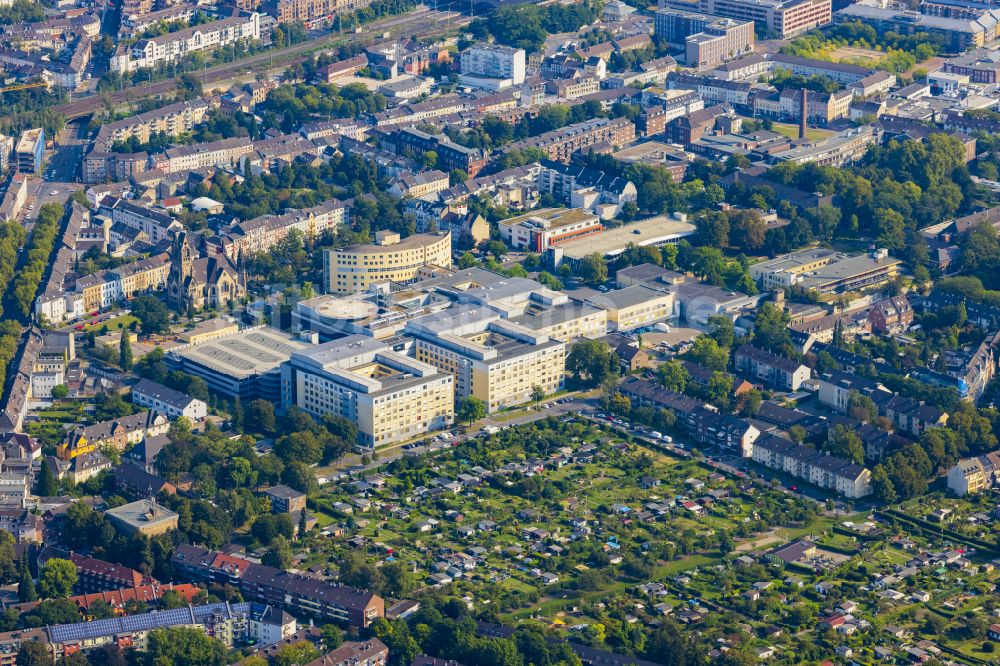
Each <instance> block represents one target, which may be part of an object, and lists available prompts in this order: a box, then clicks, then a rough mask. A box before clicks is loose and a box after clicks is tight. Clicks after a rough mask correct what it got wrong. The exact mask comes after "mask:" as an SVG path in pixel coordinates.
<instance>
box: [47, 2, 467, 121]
mask: <svg viewBox="0 0 1000 666" xmlns="http://www.w3.org/2000/svg"><path fill="white" fill-rule="evenodd" d="M469 20H470V19H469V18H468V17H464V16H462V15H461V14H457V13H455V12H436V11H432V10H430V9H428V8H426V7H420V8H418V9H415V10H413V11H411V12H408V13H406V14H404V15H402V16H393V17H388V18H386V19H382V20H381V21H375V22H373V23H370V24H368V25H367V26H365V29H364V30H363V31H362V32H360V33H345V34H338V35H330V36H326V37H323V38H321V39H316V40H308V41H305V42H302V43H299V44H294V45H292V46H288V47H286V48H284V49H281V50H279V51H268V52H266V53H258V54H256V55H253V56H250V57H249V58H243V59H242V60H237V61H234V62H227V63H223V64H220V65H216V66H215V67H209V68H207V69H205V70H203V71H202V72H191V73H193V74H195V75H196V76H198V78H199V79H201V81H202V84H203V85H209V84H212V83H217V82H219V81H225V80H227V79H231V78H233V77H235V76H240V75H242V74H248V73H251V72H254V71H260V66H261V65H264V66H266V68H268V69H269V68H271V67H274V66H280V65H291V64H293V63H296V62H303V61H305V60H306V59H307V58H309V57H311V56H312V55H313V54H314V53H315V52H317V51H322V50H323V49H324V48H335V47H338V46H342V45H345V44H357V43H360V42H365V41H369V40H371V39H372V35H373V34H378V35H381V34H383V33H385V32H389V33H390V34H391V35H392V36H398V35H400V34H408V35H412V34H418V35H422V36H430V35H434V34H436V33H438V32H442V31H447V30H450V29H452V28H454V27H456V26H458V25H462V24H464V23H467V22H468V21H469ZM179 87H180V83H179V82H178V80H177V78H170V79H163V80H162V81H156V82H153V83H150V84H147V85H140V86H135V87H132V88H127V89H125V90H120V91H116V92H113V93H110V94H103V95H92V96H90V97H85V98H83V99H79V100H76V101H75V102H68V103H66V104H60V105H59V106H56V107H54V109H55V110H56V111H58V112H59V113H61V114H63V115H64V116H65V117H66V119H67V120H72V119H74V118H80V117H83V116H89V115H91V114H93V113H94V112H95V111H97V110H98V109H100V108H101V107H102V106H104V104H105V103H106V101H107V102H110V103H111V104H112V105H115V106H117V105H121V104H125V103H128V102H130V101H134V100H138V99H142V98H145V97H157V96H161V95H165V94H168V93H172V92H174V91H176V90H177V89H178V88H179Z"/></svg>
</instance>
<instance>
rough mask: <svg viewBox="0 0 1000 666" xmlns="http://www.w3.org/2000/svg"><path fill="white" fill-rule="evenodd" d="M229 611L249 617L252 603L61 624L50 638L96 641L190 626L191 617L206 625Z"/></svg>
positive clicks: (71, 640) (177, 609)
mask: <svg viewBox="0 0 1000 666" xmlns="http://www.w3.org/2000/svg"><path fill="white" fill-rule="evenodd" d="M230 611H232V613H235V614H248V613H249V612H250V604H249V603H246V602H243V603H238V604H232V605H229V606H227V605H226V604H225V603H218V604H208V605H205V606H196V607H194V608H174V609H170V610H162V611H155V612H153V613H143V614H141V615H126V616H125V617H120V618H113V619H110V620H95V621H93V622H78V623H76V624H59V625H55V626H52V627H49V637H50V639H51V641H52V642H53V643H70V642H74V641H83V640H93V639H95V638H101V637H104V636H113V635H115V634H124V633H134V632H140V631H150V630H152V629H156V628H158V627H170V626H177V625H183V624H191V620H192V615H193V616H194V620H195V621H196V622H203V621H205V620H206V619H208V618H210V617H212V616H213V615H216V614H221V615H224V616H229V614H230Z"/></svg>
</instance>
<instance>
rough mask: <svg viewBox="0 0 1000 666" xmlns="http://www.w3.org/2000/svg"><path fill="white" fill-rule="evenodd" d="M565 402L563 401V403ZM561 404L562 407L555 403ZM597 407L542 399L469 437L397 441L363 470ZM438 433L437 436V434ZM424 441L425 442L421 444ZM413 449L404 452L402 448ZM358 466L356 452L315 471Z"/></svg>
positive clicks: (584, 400) (576, 400)
mask: <svg viewBox="0 0 1000 666" xmlns="http://www.w3.org/2000/svg"><path fill="white" fill-rule="evenodd" d="M562 401H566V402H562ZM560 402H562V404H557V403H560ZM594 404H596V399H594V398H588V397H583V396H555V397H553V398H551V399H549V400H544V401H542V402H541V403H539V404H538V405H537V406H536V407H534V408H532V409H526V410H525V411H524V413H521V414H518V416H515V417H513V418H508V419H506V420H504V418H503V417H504V416H505V415H507V416H509V413H500V414H496V415H494V416H487V417H486V418H485V419H482V420H481V421H477V422H476V423H474V424H473V425H472V426H470V427H469V428H467V430H468V434H466V435H463V434H461V433H458V432H454V431H455V430H457V429H458V426H455V427H454V428H452V429H451V431H450V432H449V434H451V435H452V436H450V437H448V438H447V439H445V440H443V441H433V437H434V436H437V435H435V434H434V433H432V434H431V435H428V439H426V440H420V441H418V442H411V443H407V442H400V443H399V444H392V445H390V446H386V447H384V448H380V449H379V450H378V458H377V459H375V460H373V461H372V462H370V463H368V464H365V465H364V468H365V469H374V468H376V467H379V466H380V465H385V464H386V463H390V462H392V461H393V460H397V459H399V458H402V457H403V456H405V455H419V454H423V453H437V452H445V451H447V450H448V449H450V448H451V447H452V446H454V444H455V443H456V442H464V441H465V440H466V439H469V438H470V437H475V436H476V435H477V434H479V432H480V431H481V430H482V429H483V428H486V427H488V426H496V427H500V428H502V427H505V426H512V425H523V424H525V423H531V422H532V421H537V420H539V419H544V418H547V417H549V416H555V417H561V416H565V415H567V414H574V415H576V414H579V413H580V412H582V411H583V410H585V409H590V408H592V407H593V406H594ZM440 434H441V433H438V435H440ZM423 442H426V443H423ZM407 446H408V447H412V448H408V449H404V447H407ZM360 464H361V456H360V455H359V454H356V453H351V454H348V455H346V456H344V457H343V458H341V459H339V460H337V461H336V462H335V463H333V464H332V465H330V466H328V467H322V468H317V469H316V470H315V471H316V476H317V477H320V478H327V477H330V476H331V475H333V474H335V473H337V472H339V471H341V470H344V469H347V468H349V467H354V466H357V465H360Z"/></svg>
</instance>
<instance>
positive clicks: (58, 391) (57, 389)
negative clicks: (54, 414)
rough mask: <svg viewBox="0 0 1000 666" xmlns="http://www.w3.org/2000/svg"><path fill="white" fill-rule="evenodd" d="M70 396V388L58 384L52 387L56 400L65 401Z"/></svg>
mask: <svg viewBox="0 0 1000 666" xmlns="http://www.w3.org/2000/svg"><path fill="white" fill-rule="evenodd" d="M68 395H69V388H67V386H66V385H65V384H56V385H55V386H53V387H52V397H53V398H55V399H56V400H63V399H65V398H66V396H68Z"/></svg>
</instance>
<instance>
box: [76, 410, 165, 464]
mask: <svg viewBox="0 0 1000 666" xmlns="http://www.w3.org/2000/svg"><path fill="white" fill-rule="evenodd" d="M169 429H170V420H169V419H167V417H166V415H165V414H163V413H162V412H153V411H149V410H143V411H140V412H138V413H136V414H132V415H130V416H123V417H122V418H120V419H113V420H111V421H101V422H100V423H94V424H91V425H89V426H83V427H79V428H76V429H75V430H73V431H72V432H71V433H70V434H69V435H67V437H66V440H65V441H64V442H63V443H62V444H60V445H59V446H57V447H56V455H57V456H58V457H59V458H60V459H61V460H72V459H73V458H75V457H76V456H78V455H82V454H84V453H90V452H91V451H95V450H97V449H98V448H100V447H103V446H112V447H114V448H115V449H117V450H119V451H125V450H126V449H128V448H131V447H132V446H135V445H136V444H138V443H139V442H141V441H143V440H144V439H146V438H148V437H155V436H157V435H164V434H166V433H167V431H168V430H169Z"/></svg>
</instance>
